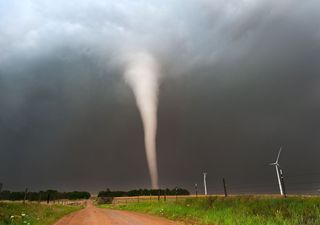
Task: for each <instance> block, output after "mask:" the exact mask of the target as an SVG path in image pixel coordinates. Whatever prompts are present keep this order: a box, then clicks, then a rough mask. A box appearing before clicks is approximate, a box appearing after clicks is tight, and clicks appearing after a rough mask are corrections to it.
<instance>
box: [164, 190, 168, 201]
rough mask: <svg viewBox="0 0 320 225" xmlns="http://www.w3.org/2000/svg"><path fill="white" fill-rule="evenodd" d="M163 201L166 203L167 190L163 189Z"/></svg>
mask: <svg viewBox="0 0 320 225" xmlns="http://www.w3.org/2000/svg"><path fill="white" fill-rule="evenodd" d="M164 201H165V202H166V201H167V189H164Z"/></svg>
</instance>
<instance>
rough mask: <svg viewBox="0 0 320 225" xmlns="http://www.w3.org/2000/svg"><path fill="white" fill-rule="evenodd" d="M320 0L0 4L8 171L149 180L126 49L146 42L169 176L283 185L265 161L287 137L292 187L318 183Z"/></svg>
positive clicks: (12, 175) (21, 176)
mask: <svg viewBox="0 0 320 225" xmlns="http://www.w3.org/2000/svg"><path fill="white" fill-rule="evenodd" d="M319 8H320V4H319V2H318V1H303V2H301V1H290V0H287V1H280V2H279V1H254V0H251V1H207V0H199V1H179V0H176V1H151V2H150V1H36V0H33V1H1V2H0V37H1V38H0V52H1V53H0V106H1V107H0V140H1V141H0V149H1V150H0V153H1V157H0V180H2V181H3V182H4V183H5V184H6V185H7V187H9V188H15V189H22V188H23V187H24V186H26V185H28V186H30V187H32V188H34V189H38V188H64V189H71V188H79V189H81V188H87V189H90V190H99V189H102V188H106V187H111V188H124V189H125V188H132V187H140V186H148V185H149V180H148V172H147V165H146V162H145V161H146V160H145V154H144V150H143V149H144V146H143V130H142V125H141V121H140V116H139V114H138V111H137V108H136V106H135V102H134V98H133V96H132V93H131V91H130V90H129V88H128V87H127V86H126V84H125V83H124V82H123V77H122V73H123V70H124V68H123V66H124V65H122V60H121V57H122V55H123V54H124V53H125V52H127V51H130V52H132V51H135V50H140V49H144V50H146V51H149V52H151V54H153V55H155V57H156V59H157V60H158V61H159V64H160V66H161V70H162V72H163V75H164V76H163V79H162V86H161V88H160V96H159V97H160V103H159V113H158V116H159V127H158V136H157V140H158V144H157V145H158V156H159V158H158V161H159V162H158V163H159V173H160V184H161V185H163V186H175V185H182V186H186V187H188V188H192V185H193V184H194V183H195V182H198V183H201V173H202V172H203V171H204V170H206V171H207V172H208V173H209V174H208V182H209V185H210V189H209V191H211V192H214V191H220V189H221V188H220V179H221V177H223V176H226V177H227V180H228V181H230V182H229V183H230V187H232V186H233V187H234V191H239V192H240V191H249V190H253V191H272V192H275V191H277V189H276V187H277V186H276V180H275V172H274V169H273V168H270V167H269V166H267V163H269V162H271V161H272V160H274V157H275V155H276V152H277V149H278V147H279V146H280V145H284V151H283V156H282V158H281V163H282V164H283V167H284V169H285V172H286V173H287V174H288V182H289V184H291V186H290V185H289V186H288V189H289V191H290V190H291V191H301V190H307V191H314V190H316V189H317V188H318V187H319V186H320V183H319V184H318V183H316V182H317V181H318V180H319V176H317V177H312V176H311V175H310V174H311V172H317V171H318V170H319V169H320V168H319V166H318V163H317V161H318V160H317V159H318V158H319V151H318V148H319V147H320V143H319V141H318V140H319V135H318V134H320V119H319V116H318V115H319V113H320V102H319V99H320V92H319V84H320V83H319V82H320V79H319V71H320V68H319V67H320V27H319V22H318V21H319V20H320V18H319V17H320V16H319V14H318V11H319ZM302 173H305V174H307V175H306V176H304V177H303V176H298V175H299V174H302ZM297 174H298V175H297ZM290 175H292V176H293V177H294V175H297V176H296V177H295V178H290ZM290 182H291V183H290ZM310 183H312V185H311V186H310V185H309V184H310ZM245 184H246V185H245ZM307 184H308V185H307ZM241 185H242V187H241ZM261 186H262V188H261ZM306 187H308V188H306Z"/></svg>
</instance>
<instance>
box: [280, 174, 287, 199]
mask: <svg viewBox="0 0 320 225" xmlns="http://www.w3.org/2000/svg"><path fill="white" fill-rule="evenodd" d="M280 179H281V185H282V192H283V195H284V197H285V198H286V197H287V192H286V188H285V185H284V176H283V171H282V169H280Z"/></svg>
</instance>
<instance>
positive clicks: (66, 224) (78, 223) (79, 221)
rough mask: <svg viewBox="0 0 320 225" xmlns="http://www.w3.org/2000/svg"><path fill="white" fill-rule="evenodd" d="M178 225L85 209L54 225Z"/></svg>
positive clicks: (115, 211) (108, 211)
mask: <svg viewBox="0 0 320 225" xmlns="http://www.w3.org/2000/svg"><path fill="white" fill-rule="evenodd" d="M129 224H130V225H178V224H179V223H176V222H172V221H169V220H166V219H163V218H159V217H155V216H150V215H144V214H140V213H134V212H126V211H118V210H110V209H100V208H96V207H95V206H94V205H93V204H92V203H91V202H88V203H87V207H86V208H85V209H83V210H80V211H78V212H75V213H72V214H70V215H67V216H65V217H63V218H62V219H60V220H59V221H58V222H56V223H55V224H54V225H129Z"/></svg>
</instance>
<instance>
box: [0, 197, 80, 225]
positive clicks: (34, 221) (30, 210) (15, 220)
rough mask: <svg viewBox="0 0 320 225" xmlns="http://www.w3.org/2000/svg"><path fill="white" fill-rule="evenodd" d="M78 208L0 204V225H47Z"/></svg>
mask: <svg viewBox="0 0 320 225" xmlns="http://www.w3.org/2000/svg"><path fill="white" fill-rule="evenodd" d="M80 208H81V207H80V206H63V205H43V204H38V203H26V204H23V203H18V202H0V225H7V224H10V225H11V224H12V225H18V224H24V225H28V224H29V225H49V224H52V223H53V222H55V221H56V220H58V219H59V218H61V217H62V216H64V215H66V214H69V213H71V212H73V211H76V210H79V209H80Z"/></svg>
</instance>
